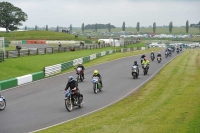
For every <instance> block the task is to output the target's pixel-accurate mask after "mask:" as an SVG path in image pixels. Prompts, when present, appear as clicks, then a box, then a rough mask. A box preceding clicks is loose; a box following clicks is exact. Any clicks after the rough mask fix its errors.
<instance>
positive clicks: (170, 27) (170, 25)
mask: <svg viewBox="0 0 200 133" xmlns="http://www.w3.org/2000/svg"><path fill="white" fill-rule="evenodd" d="M172 28H173V23H172V22H170V23H169V32H170V33H172Z"/></svg>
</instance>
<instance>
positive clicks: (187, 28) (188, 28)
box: [185, 20, 189, 33]
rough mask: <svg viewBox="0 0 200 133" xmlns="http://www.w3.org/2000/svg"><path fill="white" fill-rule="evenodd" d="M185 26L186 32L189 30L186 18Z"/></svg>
mask: <svg viewBox="0 0 200 133" xmlns="http://www.w3.org/2000/svg"><path fill="white" fill-rule="evenodd" d="M185 28H186V33H188V31H189V21H188V20H187V21H186V26H185Z"/></svg>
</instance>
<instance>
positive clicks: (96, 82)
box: [92, 77, 102, 94]
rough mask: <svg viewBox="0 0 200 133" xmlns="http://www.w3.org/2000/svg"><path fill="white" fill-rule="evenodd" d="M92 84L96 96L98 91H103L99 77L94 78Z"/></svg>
mask: <svg viewBox="0 0 200 133" xmlns="http://www.w3.org/2000/svg"><path fill="white" fill-rule="evenodd" d="M92 83H93V91H94V93H95V94H97V92H98V90H99V91H101V89H102V86H101V83H100V82H99V77H93V78H92Z"/></svg>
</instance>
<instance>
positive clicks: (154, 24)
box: [153, 22, 156, 33]
mask: <svg viewBox="0 0 200 133" xmlns="http://www.w3.org/2000/svg"><path fill="white" fill-rule="evenodd" d="M153 33H156V23H155V22H154V23H153Z"/></svg>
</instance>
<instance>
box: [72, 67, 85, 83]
mask: <svg viewBox="0 0 200 133" xmlns="http://www.w3.org/2000/svg"><path fill="white" fill-rule="evenodd" d="M74 69H75V70H76V75H77V77H76V80H77V82H78V83H79V82H82V81H83V79H84V78H83V70H82V68H80V67H78V68H74Z"/></svg>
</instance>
